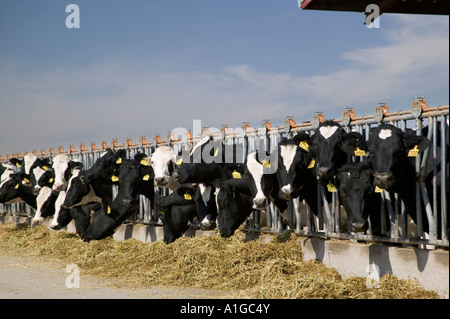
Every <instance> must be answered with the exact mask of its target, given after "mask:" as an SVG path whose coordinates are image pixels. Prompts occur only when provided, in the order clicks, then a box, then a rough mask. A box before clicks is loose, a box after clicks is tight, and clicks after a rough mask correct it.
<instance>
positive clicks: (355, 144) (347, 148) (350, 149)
mask: <svg viewBox="0 0 450 319" xmlns="http://www.w3.org/2000/svg"><path fill="white" fill-rule="evenodd" d="M341 149H342V150H343V151H344V152H346V153H347V154H349V155H356V156H364V155H365V151H367V149H368V147H367V143H366V142H365V141H364V138H363V136H362V135H361V134H359V133H358V132H350V133H348V134H345V135H344V136H343V138H342V145H341ZM358 151H360V153H355V152H358Z"/></svg>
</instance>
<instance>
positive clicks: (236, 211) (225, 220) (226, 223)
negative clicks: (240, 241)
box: [216, 179, 253, 238]
mask: <svg viewBox="0 0 450 319" xmlns="http://www.w3.org/2000/svg"><path fill="white" fill-rule="evenodd" d="M219 183H220V184H219ZM216 187H217V191H216V204H217V209H218V222H219V232H220V236H222V237H224V238H226V237H230V236H232V235H233V234H234V232H235V231H236V229H238V228H239V226H240V225H241V224H242V223H243V222H244V221H245V220H246V218H247V217H248V216H249V215H250V213H251V212H252V205H253V196H252V194H251V192H250V188H249V185H248V183H247V182H246V181H245V180H244V179H240V180H236V179H232V180H227V181H224V182H219V181H218V182H216Z"/></svg>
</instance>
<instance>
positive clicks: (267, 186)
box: [245, 152, 278, 210]
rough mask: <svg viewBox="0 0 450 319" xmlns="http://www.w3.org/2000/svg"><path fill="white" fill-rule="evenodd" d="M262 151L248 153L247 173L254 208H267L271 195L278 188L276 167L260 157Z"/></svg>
mask: <svg viewBox="0 0 450 319" xmlns="http://www.w3.org/2000/svg"><path fill="white" fill-rule="evenodd" d="M259 155H260V152H251V153H249V154H248V155H247V162H246V168H245V175H246V177H247V180H248V183H249V186H250V191H251V193H252V195H253V208H255V209H259V210H261V209H265V208H266V207H267V206H268V205H269V204H270V195H271V193H272V191H273V190H274V189H278V181H277V176H276V174H275V173H276V169H275V170H274V169H273V163H271V162H269V161H268V160H262V159H260V156H259Z"/></svg>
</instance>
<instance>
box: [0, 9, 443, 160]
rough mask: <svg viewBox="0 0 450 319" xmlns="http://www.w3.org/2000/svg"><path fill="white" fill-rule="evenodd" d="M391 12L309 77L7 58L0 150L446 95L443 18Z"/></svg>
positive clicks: (0, 98)
mask: <svg viewBox="0 0 450 319" xmlns="http://www.w3.org/2000/svg"><path fill="white" fill-rule="evenodd" d="M395 19H397V22H396V24H398V26H397V27H396V28H395V29H392V30H390V31H387V32H386V39H387V43H386V44H384V45H380V46H374V47H373V48H361V49H358V50H354V51H348V52H342V53H340V54H341V57H342V59H343V60H345V61H348V62H350V67H348V68H343V69H341V70H339V71H336V72H330V73H325V74H317V75H314V76H309V77H302V76H301V75H294V74H288V73H268V72H261V71H258V70H255V69H254V68H252V67H251V66H250V65H234V66H225V67H223V68H222V69H218V70H206V71H198V72H175V71H172V72H166V73H154V72H152V69H151V67H145V68H140V66H138V65H123V64H122V63H120V62H117V61H108V62H103V63H101V64H98V65H95V66H89V67H85V68H81V69H80V68H70V67H67V68H66V69H53V70H46V71H44V72H42V71H41V72H39V71H37V70H33V69H32V68H29V67H25V66H20V65H18V64H9V65H8V64H6V63H5V64H3V66H2V69H1V72H0V88H1V89H0V111H1V112H2V116H1V117H0V132H1V133H0V154H5V153H11V152H16V151H24V150H32V149H37V148H41V147H43V148H47V147H49V146H57V145H66V146H68V145H69V144H75V145H78V144H79V143H81V142H83V143H89V142H91V141H96V142H101V140H108V141H110V140H111V139H112V138H119V140H124V139H125V138H126V137H134V138H137V137H139V136H141V135H146V136H147V137H148V138H150V139H151V137H152V136H153V134H155V133H160V134H161V135H162V136H166V134H167V133H168V132H169V131H171V130H172V129H173V128H175V127H186V128H191V126H192V120H194V119H201V120H202V125H204V126H213V127H219V126H220V125H221V124H228V125H230V127H239V126H240V125H241V124H242V122H243V121H250V123H251V125H253V126H255V127H258V126H259V125H260V123H261V121H262V120H263V119H268V118H270V119H271V120H272V121H273V122H275V124H282V121H283V119H284V118H285V116H287V115H293V116H295V118H296V120H297V121H298V122H300V121H302V120H311V119H312V115H313V112H314V111H315V110H316V109H317V110H323V111H324V113H325V115H326V116H327V117H330V114H332V116H336V117H339V116H340V114H341V113H342V111H343V109H344V107H345V106H355V109H356V112H357V115H362V114H367V113H371V112H373V109H374V106H375V104H376V103H377V102H378V101H380V100H383V101H384V100H389V99H398V100H402V101H405V103H406V104H408V105H409V104H410V103H411V102H412V99H413V98H414V96H415V95H423V94H425V95H426V93H427V92H429V93H430V94H432V93H433V92H437V91H439V90H441V91H446V92H447V98H448V73H449V72H448V68H449V63H448V60H449V49H448V44H449V38H448V20H447V21H446V22H445V21H444V20H443V19H435V18H433V19H431V20H430V19H429V17H422V16H405V15H396V16H395ZM381 27H382V28H383V24H382V26H381ZM444 27H446V29H445V30H446V31H443V30H442V29H441V28H444ZM337 54H339V53H337ZM348 64H349V63H345V65H348ZM334 69H335V68H334ZM426 97H427V96H426ZM444 102H447V103H448V100H447V101H444ZM394 110H395V109H394Z"/></svg>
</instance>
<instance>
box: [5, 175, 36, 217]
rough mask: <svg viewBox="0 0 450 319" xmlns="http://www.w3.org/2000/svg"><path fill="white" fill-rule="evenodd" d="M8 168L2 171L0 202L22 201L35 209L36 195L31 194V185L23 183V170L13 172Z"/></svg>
mask: <svg viewBox="0 0 450 319" xmlns="http://www.w3.org/2000/svg"><path fill="white" fill-rule="evenodd" d="M11 171H12V170H11ZM11 171H10V170H7V171H5V172H3V174H2V178H3V181H2V182H1V184H0V203H2V204H12V203H18V202H21V201H24V202H25V203H26V204H28V205H29V206H31V207H33V208H34V209H36V207H37V204H36V195H34V194H33V189H32V188H31V186H26V185H25V184H24V183H23V180H22V177H23V176H24V173H23V172H20V173H14V172H11Z"/></svg>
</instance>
